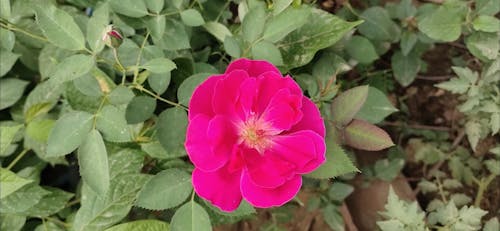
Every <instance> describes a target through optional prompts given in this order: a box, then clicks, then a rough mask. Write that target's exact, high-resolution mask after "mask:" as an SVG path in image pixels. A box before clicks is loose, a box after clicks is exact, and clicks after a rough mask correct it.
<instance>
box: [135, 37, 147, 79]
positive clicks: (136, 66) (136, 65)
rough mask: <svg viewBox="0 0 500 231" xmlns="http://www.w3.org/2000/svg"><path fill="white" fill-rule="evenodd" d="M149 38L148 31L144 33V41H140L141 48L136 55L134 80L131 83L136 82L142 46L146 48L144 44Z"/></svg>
mask: <svg viewBox="0 0 500 231" xmlns="http://www.w3.org/2000/svg"><path fill="white" fill-rule="evenodd" d="M148 38H149V31H148V32H147V33H146V36H145V37H144V40H143V41H142V44H141V48H140V49H139V54H138V55H137V60H136V62H135V70H134V80H133V82H132V83H134V84H135V83H136V82H137V76H138V75H139V64H140V63H141V58H142V50H144V46H146V42H147V41H148Z"/></svg>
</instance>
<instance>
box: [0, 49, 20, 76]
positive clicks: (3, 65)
mask: <svg viewBox="0 0 500 231" xmlns="http://www.w3.org/2000/svg"><path fill="white" fill-rule="evenodd" d="M0 51H1V52H0V77H2V76H4V75H5V74H7V72H9V71H10V69H11V68H12V66H14V63H16V61H17V59H18V58H19V56H21V55H19V54H15V53H12V52H10V51H8V50H4V49H3V48H2V49H0Z"/></svg>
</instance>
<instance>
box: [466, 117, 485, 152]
mask: <svg viewBox="0 0 500 231" xmlns="http://www.w3.org/2000/svg"><path fill="white" fill-rule="evenodd" d="M481 130H482V127H481V124H480V123H479V122H478V121H476V120H469V121H467V122H466V123H465V134H466V135H467V139H468V140H469V144H470V146H471V147H472V150H476V146H477V143H478V142H479V139H480V138H481V133H482V132H481Z"/></svg>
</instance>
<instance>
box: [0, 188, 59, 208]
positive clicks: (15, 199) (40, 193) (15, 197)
mask: <svg viewBox="0 0 500 231" xmlns="http://www.w3.org/2000/svg"><path fill="white" fill-rule="evenodd" d="M47 194H50V192H49V191H47V190H45V189H43V188H42V187H40V186H38V185H36V184H34V183H33V184H27V185H25V186H24V187H22V188H20V189H18V190H17V191H16V192H15V193H12V194H10V195H8V196H6V197H4V198H2V199H1V200H0V203H1V204H2V206H0V213H10V214H18V215H22V214H23V213H24V212H25V211H27V210H28V209H30V208H31V207H33V206H34V205H36V204H37V203H38V202H39V201H40V199H42V198H43V197H44V196H45V195H47Z"/></svg>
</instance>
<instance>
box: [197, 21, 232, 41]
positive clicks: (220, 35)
mask: <svg viewBox="0 0 500 231" xmlns="http://www.w3.org/2000/svg"><path fill="white" fill-rule="evenodd" d="M203 27H204V28H205V30H207V31H208V33H210V34H211V35H213V36H214V37H215V38H216V39H218V40H219V41H221V42H224V39H225V38H226V36H233V34H232V33H231V31H229V29H227V27H226V26H224V25H223V24H220V23H218V22H207V23H205V25H203Z"/></svg>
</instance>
